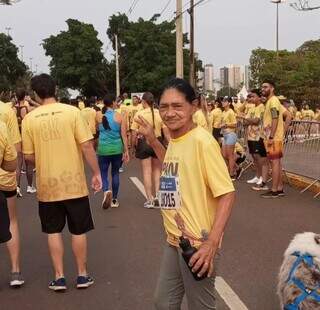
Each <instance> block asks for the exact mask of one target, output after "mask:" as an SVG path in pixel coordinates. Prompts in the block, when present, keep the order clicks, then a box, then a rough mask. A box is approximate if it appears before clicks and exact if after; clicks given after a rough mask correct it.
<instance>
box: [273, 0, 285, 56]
mask: <svg viewBox="0 0 320 310" xmlns="http://www.w3.org/2000/svg"><path fill="white" fill-rule="evenodd" d="M271 2H272V3H274V4H276V5H277V13H276V15H277V16H276V52H277V59H278V58H279V4H281V3H282V2H285V0H271Z"/></svg>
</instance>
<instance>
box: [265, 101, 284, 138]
mask: <svg viewBox="0 0 320 310" xmlns="http://www.w3.org/2000/svg"><path fill="white" fill-rule="evenodd" d="M284 110H285V109H284V108H282V105H281V103H280V101H279V99H278V98H277V97H276V96H273V97H271V98H270V99H269V100H268V101H267V103H266V107H265V112H264V116H263V129H264V135H265V137H266V138H269V137H270V134H271V123H272V119H273V117H274V118H277V119H278V126H277V129H276V132H275V135H274V137H273V139H274V140H276V141H283V139H284V122H283V111H284ZM272 113H274V115H272Z"/></svg>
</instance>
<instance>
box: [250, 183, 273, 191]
mask: <svg viewBox="0 0 320 310" xmlns="http://www.w3.org/2000/svg"><path fill="white" fill-rule="evenodd" d="M252 189H253V190H254V191H268V190H269V187H268V186H267V184H266V183H264V182H262V183H261V184H260V185H258V184H257V185H255V186H253V187H252Z"/></svg>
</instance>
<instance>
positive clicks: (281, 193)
mask: <svg viewBox="0 0 320 310" xmlns="http://www.w3.org/2000/svg"><path fill="white" fill-rule="evenodd" d="M285 195H286V194H285V193H284V191H283V190H282V191H278V197H284V196H285Z"/></svg>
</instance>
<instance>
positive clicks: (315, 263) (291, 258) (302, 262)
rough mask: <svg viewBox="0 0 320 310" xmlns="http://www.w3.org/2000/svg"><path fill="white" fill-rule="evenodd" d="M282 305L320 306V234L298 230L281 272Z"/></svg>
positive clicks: (289, 308) (288, 308) (312, 309)
mask: <svg viewBox="0 0 320 310" xmlns="http://www.w3.org/2000/svg"><path fill="white" fill-rule="evenodd" d="M278 295H279V297H280V301H281V309H285V310H320V235H318V234H315V233H312V232H306V233H302V234H297V235H296V236H295V237H294V239H293V240H292V241H291V243H290V245H289V247H288V249H287V250H286V252H285V253H284V261H283V263H282V266H281V269H280V273H279V283H278Z"/></svg>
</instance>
